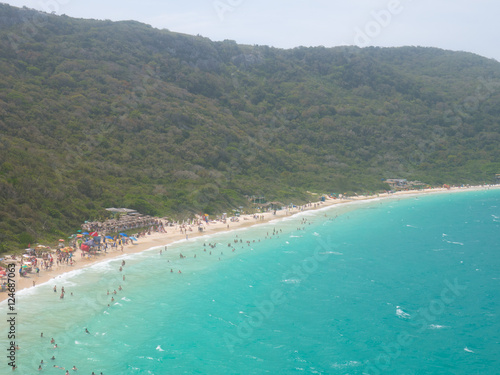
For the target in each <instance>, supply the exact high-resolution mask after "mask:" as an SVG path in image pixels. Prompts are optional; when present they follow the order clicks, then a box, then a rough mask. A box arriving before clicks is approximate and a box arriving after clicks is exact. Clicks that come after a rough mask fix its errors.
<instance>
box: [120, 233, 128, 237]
mask: <svg viewBox="0 0 500 375" xmlns="http://www.w3.org/2000/svg"><path fill="white" fill-rule="evenodd" d="M120 236H123V237H128V236H127V235H126V234H125V233H120Z"/></svg>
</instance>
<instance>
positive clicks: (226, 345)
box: [0, 190, 500, 375]
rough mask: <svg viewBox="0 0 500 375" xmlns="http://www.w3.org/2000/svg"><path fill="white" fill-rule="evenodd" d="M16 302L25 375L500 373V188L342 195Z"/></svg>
mask: <svg viewBox="0 0 500 375" xmlns="http://www.w3.org/2000/svg"><path fill="white" fill-rule="evenodd" d="M233 248H234V251H232V250H233ZM181 253H182V254H183V255H184V256H185V258H182V259H181V258H180V254H181ZM195 255H196V257H195ZM123 260H124V261H125V262H126V264H125V266H124V267H123V271H121V272H120V271H119V267H120V265H121V264H122V261H123ZM179 270H181V273H179V272H178V271H179ZM171 271H172V272H171ZM123 275H125V280H123ZM54 285H57V288H58V292H57V293H54V292H53V290H52V288H53V287H54ZM62 286H64V288H65V290H66V298H64V299H63V300H60V299H59V290H60V288H61V287H62ZM120 286H122V290H119V287H120ZM108 290H109V291H110V293H111V294H110V295H107V291H108ZM114 290H116V291H117V294H113V291H114ZM70 293H73V295H72V296H71V294H70ZM111 297H113V298H114V300H115V301H113V302H111ZM108 304H109V305H110V306H109V307H108ZM16 311H17V313H18V314H17V316H16V344H17V345H19V347H20V350H19V351H17V353H16V362H17V365H18V369H17V371H16V372H15V373H19V374H36V373H43V374H64V373H65V370H63V369H62V368H65V369H69V370H70V373H77V374H88V375H90V374H91V373H92V371H94V372H95V374H96V375H99V373H100V372H102V373H103V374H104V375H115V374H266V373H267V374H500V190H478V191H467V192H458V193H439V194H424V195H415V196H406V197H401V196H398V197H396V196H394V197H392V198H389V199H375V200H372V201H365V202H356V203H349V204H343V205H337V206H334V207H329V208H325V209H320V210H317V211H308V212H303V213H300V214H297V215H294V216H291V217H287V218H285V219H283V220H276V221H274V222H271V223H266V224H261V225H257V226H253V227H251V228H246V229H241V230H236V231H231V232H227V233H221V234H217V235H212V236H205V237H199V238H196V239H191V240H188V241H181V242H178V243H176V244H172V245H168V248H167V250H166V251H163V254H161V255H160V253H159V248H154V249H150V250H147V251H144V252H142V253H138V254H125V255H124V256H122V257H120V258H115V259H112V260H109V261H106V262H102V263H99V264H96V265H94V266H91V267H88V268H85V269H82V270H77V271H73V272H70V273H68V274H65V275H63V276H60V277H58V278H57V279H55V280H52V281H50V282H49V283H47V284H44V285H40V286H37V287H36V288H31V289H29V290H24V291H20V292H19V293H18V297H17V300H16ZM7 313H8V310H7V306H6V303H5V302H4V303H2V304H0V316H1V319H2V321H4V322H5V321H6V320H7V318H8V315H7ZM0 327H1V330H0V343H1V345H2V349H6V348H8V345H7V329H6V324H4V323H3V324H2V325H1V326H0ZM86 328H87V329H88V331H89V333H86V332H85V329H86ZM42 332H43V337H40V336H41V333H42ZM51 338H54V340H55V342H56V343H57V346H58V347H57V348H56V349H54V348H53V345H52V344H50V339H51ZM3 352H4V355H2V359H0V361H1V362H0V373H1V374H10V373H14V372H13V371H11V369H10V368H9V367H8V366H7V363H8V359H7V358H6V355H5V353H7V350H3ZM52 356H54V357H55V360H51V357H52ZM41 360H43V361H44V364H43V365H42V367H43V370H42V371H41V372H39V371H38V366H39V364H40V361H41ZM54 365H56V366H58V367H54ZM73 366H76V367H77V368H78V371H77V372H73V371H71V368H72V367H73Z"/></svg>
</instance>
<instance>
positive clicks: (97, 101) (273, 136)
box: [0, 4, 500, 252]
mask: <svg viewBox="0 0 500 375" xmlns="http://www.w3.org/2000/svg"><path fill="white" fill-rule="evenodd" d="M499 114H500V64H499V63H498V62H496V61H494V60H489V59H486V58H483V57H480V56H477V55H473V54H470V53H464V52H451V51H444V50H439V49H435V48H417V47H404V48H364V49H360V48H357V47H338V48H323V47H315V48H305V47H298V48H294V49H289V50H283V49H276V48H270V47H267V46H248V45H238V44H236V43H235V42H233V41H229V40H228V41H223V42H212V41H210V40H209V39H206V38H203V37H200V36H190V35H184V34H178V33H174V32H170V31H168V30H158V29H154V28H152V27H150V26H148V25H145V24H141V23H138V22H133V21H126V22H111V21H96V20H83V19H74V18H70V17H67V16H55V15H50V14H45V13H40V12H36V11H33V10H29V9H19V8H14V7H10V6H8V5H2V4H0V252H1V251H2V250H5V249H7V246H10V245H13V244H19V245H26V244H27V243H29V242H31V243H32V242H34V241H35V240H37V239H40V238H55V237H58V236H61V235H63V233H68V232H70V231H74V230H75V229H76V228H77V227H78V225H79V223H81V222H82V221H83V220H88V219H93V218H97V217H100V216H101V215H103V214H104V211H103V207H129V208H134V209H137V210H139V211H141V212H143V213H148V214H153V215H162V216H163V215H171V216H177V217H180V216H182V215H186V214H189V213H193V212H206V213H210V214H215V213H217V212H222V211H225V210H230V209H231V208H234V207H237V206H240V205H246V204H247V203H248V197H249V196H254V195H255V196H265V198H266V199H267V200H269V201H270V200H278V201H281V202H283V203H290V202H294V203H297V202H300V201H308V200H310V199H311V196H310V195H308V193H307V191H315V192H329V193H330V192H342V193H343V192H346V191H351V192H367V191H376V190H380V189H386V188H387V185H386V184H385V183H384V182H383V179H385V178H395V177H397V178H408V179H412V180H421V181H424V182H426V183H429V184H442V183H449V184H454V183H481V182H493V179H494V174H495V173H499V172H500V148H499V147H498V144H499V142H500V134H499V129H500V127H499V120H498V118H499Z"/></svg>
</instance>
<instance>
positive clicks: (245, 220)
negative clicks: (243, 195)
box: [0, 185, 500, 302]
mask: <svg viewBox="0 0 500 375" xmlns="http://www.w3.org/2000/svg"><path fill="white" fill-rule="evenodd" d="M493 188H500V186H499V185H487V186H471V187H451V188H450V189H447V188H431V189H420V190H405V191H398V192H394V193H381V194H376V195H371V196H363V195H358V196H353V197H348V198H345V199H333V198H326V200H325V201H324V202H315V203H310V204H306V205H303V206H297V207H293V208H287V209H282V210H277V211H275V212H273V211H270V212H265V213H258V214H256V215H249V214H248V215H241V216H240V217H239V218H238V221H229V220H227V222H226V223H223V222H222V221H210V222H208V223H206V224H204V226H203V227H204V230H203V232H199V231H198V230H197V227H196V226H194V227H193V228H191V229H192V231H190V232H189V233H188V235H187V238H188V239H187V241H189V239H191V238H196V237H199V236H206V235H211V234H215V233H219V232H228V231H233V230H237V229H241V228H246V227H250V226H252V225H256V224H264V223H267V222H269V221H271V220H277V219H281V218H284V217H288V216H292V215H294V214H297V213H299V212H303V211H308V210H317V209H322V208H326V207H329V206H333V205H339V204H346V203H349V202H355V201H367V200H372V199H376V198H388V197H397V196H407V195H415V194H428V193H450V192H460V191H471V190H484V189H493ZM166 228H167V233H158V232H154V233H151V234H150V235H146V237H141V238H140V239H139V240H138V241H137V242H134V243H132V244H128V245H125V246H124V249H123V252H122V251H121V250H119V249H118V247H116V248H115V249H114V250H111V251H109V252H107V253H102V254H99V255H95V256H93V257H92V258H90V259H87V258H84V257H82V254H81V253H82V251H81V250H80V249H78V250H77V251H76V252H75V254H74V255H73V259H74V260H75V263H74V264H73V265H58V266H53V267H52V270H40V273H39V275H38V276H37V274H36V273H34V272H32V273H28V274H27V276H26V277H20V276H19V274H18V272H17V269H18V267H19V263H18V262H19V260H16V261H15V264H16V276H15V285H16V292H19V291H21V290H23V289H26V288H33V287H35V288H36V287H37V286H39V285H41V284H44V283H46V282H48V281H50V280H51V279H54V278H55V277H57V276H59V275H62V274H64V273H67V272H71V271H75V270H78V269H82V268H85V267H89V266H92V265H94V264H96V263H99V262H103V261H107V260H109V259H112V258H116V257H119V256H123V255H126V254H134V253H139V252H142V251H144V250H147V249H151V248H154V247H159V248H161V247H162V246H165V247H167V246H168V245H169V244H171V243H173V242H178V241H183V240H186V234H184V233H181V231H180V227H179V226H173V227H166ZM4 262H5V263H7V264H11V263H12V262H14V261H12V260H9V259H6V260H4ZM7 297H8V293H7V292H2V293H0V302H1V301H4V300H6V299H7Z"/></svg>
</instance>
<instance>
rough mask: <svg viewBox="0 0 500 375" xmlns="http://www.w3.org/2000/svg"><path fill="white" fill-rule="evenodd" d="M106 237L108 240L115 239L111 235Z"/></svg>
mask: <svg viewBox="0 0 500 375" xmlns="http://www.w3.org/2000/svg"><path fill="white" fill-rule="evenodd" d="M106 238H107V239H108V240H114V238H113V237H111V236H106Z"/></svg>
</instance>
